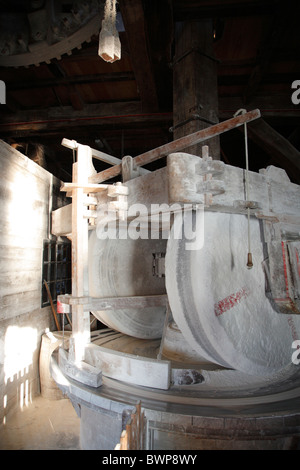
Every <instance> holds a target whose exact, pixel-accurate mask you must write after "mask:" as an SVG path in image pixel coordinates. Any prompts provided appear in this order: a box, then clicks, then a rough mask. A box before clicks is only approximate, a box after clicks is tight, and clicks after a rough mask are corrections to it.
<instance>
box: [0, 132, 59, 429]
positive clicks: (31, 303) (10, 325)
mask: <svg viewBox="0 0 300 470" xmlns="http://www.w3.org/2000/svg"><path fill="white" fill-rule="evenodd" d="M60 185H61V182H60V181H59V180H58V179H57V178H55V177H54V176H53V175H51V174H50V173H49V172H47V171H46V170H44V169H43V168H42V167H40V166H38V165H37V164H36V163H34V162H33V161H31V160H30V159H28V158H27V157H26V156H24V155H23V154H21V153H19V152H18V151H17V150H15V149H13V148H12V147H11V146H9V145H8V144H6V143H5V142H3V141H0V424H1V423H4V424H5V422H7V420H8V419H9V412H12V411H15V410H16V409H17V408H21V409H22V408H24V407H26V406H29V405H30V402H31V400H32V398H33V397H34V396H35V395H37V394H38V393H39V368H38V361H39V351H40V344H41V336H42V334H43V333H44V332H45V328H47V327H48V328H50V330H52V331H53V330H55V329H56V328H55V324H54V321H53V317H52V313H51V309H50V307H46V308H43V309H42V308H41V288H42V254H43V240H44V239H47V238H49V236H50V230H51V227H50V225H49V224H50V221H51V218H50V213H51V210H52V209H56V208H58V207H60V206H61V205H62V204H63V194H61V193H60V190H59V188H60Z"/></svg>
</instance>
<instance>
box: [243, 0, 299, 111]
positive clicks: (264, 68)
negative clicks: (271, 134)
mask: <svg viewBox="0 0 300 470" xmlns="http://www.w3.org/2000/svg"><path fill="white" fill-rule="evenodd" d="M273 10H274V7H273ZM271 11H272V10H271ZM294 16H297V15H296V14H295V12H294V6H293V5H292V4H291V2H286V1H284V0H280V2H278V3H277V5H275V12H274V14H273V18H272V21H271V25H270V27H269V30H268V31H267V32H266V33H265V34H263V35H262V36H261V41H260V46H259V48H258V54H257V58H256V65H255V66H254V68H253V70H252V72H251V75H250V77H249V80H248V83H247V85H246V87H245V89H244V92H243V100H244V103H248V102H249V101H250V100H251V99H252V98H253V97H254V96H255V93H256V91H257V89H258V87H259V85H260V84H261V82H262V80H263V79H264V77H265V76H266V74H267V73H268V71H269V67H270V63H271V60H272V58H273V57H274V55H275V51H276V49H277V48H278V46H279V45H280V43H281V42H282V41H284V39H285V38H286V36H287V34H288V33H289V28H290V26H291V23H293V22H294V19H293V18H294Z"/></svg>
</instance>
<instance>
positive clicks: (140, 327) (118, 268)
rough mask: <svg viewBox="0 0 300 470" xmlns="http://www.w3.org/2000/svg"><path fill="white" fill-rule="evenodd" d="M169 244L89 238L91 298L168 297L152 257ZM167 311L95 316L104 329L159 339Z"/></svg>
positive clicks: (155, 309)
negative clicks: (154, 269) (164, 295)
mask: <svg viewBox="0 0 300 470" xmlns="http://www.w3.org/2000/svg"><path fill="white" fill-rule="evenodd" d="M165 250H166V240H143V239H138V240H131V239H129V238H128V239H126V240H120V239H116V240H114V239H107V240H100V239H98V238H97V234H96V231H93V232H91V234H90V237H89V291H90V295H91V296H92V297H98V298H99V297H102V298H103V297H130V296H143V295H160V294H165V282H164V278H162V277H156V276H154V275H153V255H154V254H155V253H162V252H163V253H164V252H165ZM165 312H166V309H165V307H146V308H140V309H138V308H136V309H134V308H131V309H126V308H123V309H118V310H101V311H96V312H93V314H94V315H95V316H96V318H98V320H100V321H101V322H102V323H104V324H105V325H107V326H109V327H110V328H113V329H114V330H117V331H120V332H121V333H124V334H126V335H129V336H134V337H136V338H147V339H153V338H160V337H161V335H162V331H163V325H164V317H165Z"/></svg>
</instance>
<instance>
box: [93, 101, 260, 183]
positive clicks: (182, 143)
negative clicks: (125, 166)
mask: <svg viewBox="0 0 300 470" xmlns="http://www.w3.org/2000/svg"><path fill="white" fill-rule="evenodd" d="M259 117H260V111H259V109H255V110H253V111H249V112H248V113H245V114H242V115H240V116H237V117H234V118H232V119H228V120H227V121H224V122H221V123H219V124H215V125H214V126H211V127H207V128H205V129H202V130H201V131H198V132H194V133H193V134H190V135H187V136H185V137H181V138H180V139H177V140H173V142H170V143H168V144H165V145H162V146H161V147H157V148H156V149H154V150H150V151H149V152H145V153H143V154H141V155H138V156H137V157H135V158H134V159H133V163H134V165H136V166H142V165H147V164H148V163H151V162H154V161H155V160H158V159H160V158H163V157H165V156H167V155H169V154H170V153H175V152H180V151H181V150H184V149H186V148H188V147H190V146H191V145H196V144H199V143H200V142H204V141H205V140H208V139H211V138H212V137H215V136H217V135H220V134H222V133H224V132H227V131H230V130H231V129H234V128H236V127H239V126H241V125H243V124H244V123H246V122H250V121H253V120H255V119H258V118H259ZM121 172H122V164H119V165H115V166H113V167H111V168H108V169H107V170H104V171H101V172H100V173H97V174H95V175H92V176H91V177H90V178H89V182H90V183H102V182H103V181H106V180H108V179H110V178H114V177H115V176H118V175H120V174H121Z"/></svg>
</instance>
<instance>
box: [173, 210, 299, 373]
mask: <svg viewBox="0 0 300 470" xmlns="http://www.w3.org/2000/svg"><path fill="white" fill-rule="evenodd" d="M193 217H194V218H195V212H193ZM185 220H186V215H185V217H184V219H183V224H184V221H185ZM179 223H180V222H179ZM197 230H198V229H197ZM247 233H248V229H247V217H246V216H244V215H239V214H225V213H216V212H206V211H205V213H204V244H203V247H202V248H201V249H198V250H186V239H185V237H183V238H182V239H174V238H176V237H174V225H173V229H172V233H171V236H170V239H169V240H168V245H167V254H166V289H167V294H168V298H169V303H170V307H171V310H172V313H173V317H174V320H175V321H176V323H177V325H178V327H179V328H180V329H181V331H182V333H183V336H184V337H185V339H186V340H187V341H188V342H189V344H190V346H191V347H192V348H193V349H195V350H197V351H198V352H199V354H202V355H203V357H204V358H206V359H207V360H208V361H211V362H214V363H217V364H220V365H222V366H224V367H228V368H232V369H236V370H239V371H242V372H246V373H248V374H251V375H267V374H271V373H274V372H277V371H279V370H281V369H283V368H284V367H286V366H288V365H290V364H291V355H292V352H293V350H292V342H293V340H294V339H295V338H294V333H295V331H296V332H297V337H298V338H300V336H299V333H300V318H298V316H296V315H293V316H292V317H291V316H290V315H283V314H280V313H277V312H276V311H275V310H274V309H273V307H272V305H271V303H270V300H269V299H268V298H267V297H266V294H265V274H264V271H263V266H262V263H263V260H264V253H263V242H262V238H261V228H260V223H259V221H258V220H257V219H255V218H251V219H250V233H251V247H252V255H253V264H254V265H253V268H252V269H247V267H246V262H247V252H248V245H247V240H248V239H247ZM197 235H198V234H197ZM291 318H292V322H293V330H294V332H293V331H292V328H291Z"/></svg>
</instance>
